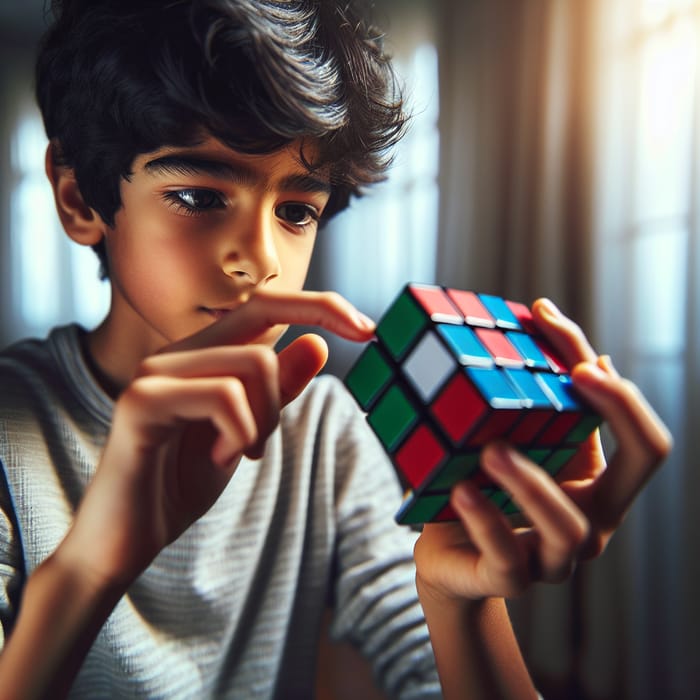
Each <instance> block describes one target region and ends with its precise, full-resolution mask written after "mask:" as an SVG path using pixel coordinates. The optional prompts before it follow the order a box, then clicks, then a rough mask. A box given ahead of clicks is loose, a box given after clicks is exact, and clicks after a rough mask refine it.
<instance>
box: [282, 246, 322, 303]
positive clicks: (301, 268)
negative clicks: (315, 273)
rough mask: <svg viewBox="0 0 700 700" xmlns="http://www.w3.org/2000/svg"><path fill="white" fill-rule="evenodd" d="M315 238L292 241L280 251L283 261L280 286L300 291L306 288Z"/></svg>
mask: <svg viewBox="0 0 700 700" xmlns="http://www.w3.org/2000/svg"><path fill="white" fill-rule="evenodd" d="M314 240H315V239H314V238H313V237H311V236H309V240H303V241H292V243H291V244H289V243H287V244H286V245H285V246H284V247H282V248H281V249H280V253H281V255H280V257H281V259H282V274H281V275H280V278H279V279H280V284H283V285H284V287H285V288H286V289H290V290H299V289H301V288H302V287H303V286H304V282H305V281H306V275H307V273H308V271H309V265H310V263H311V256H312V254H313V249H314Z"/></svg>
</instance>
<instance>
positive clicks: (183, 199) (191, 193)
mask: <svg viewBox="0 0 700 700" xmlns="http://www.w3.org/2000/svg"><path fill="white" fill-rule="evenodd" d="M164 196H165V200H166V201H167V202H168V204H170V205H172V206H173V207H175V208H176V209H180V210H182V211H183V212H184V213H187V214H201V213H204V212H207V211H211V210H212V209H223V208H224V203H223V201H222V199H221V195H220V194H219V193H218V192H215V191H214V190H202V189H195V188H192V189H186V190H174V191H172V192H166V193H165V195H164Z"/></svg>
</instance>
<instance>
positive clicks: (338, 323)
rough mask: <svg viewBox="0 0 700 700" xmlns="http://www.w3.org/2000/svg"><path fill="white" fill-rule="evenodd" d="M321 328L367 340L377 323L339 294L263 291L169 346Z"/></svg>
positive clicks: (218, 342)
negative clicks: (278, 330)
mask: <svg viewBox="0 0 700 700" xmlns="http://www.w3.org/2000/svg"><path fill="white" fill-rule="evenodd" d="M293 324H300V325H305V326H318V327H320V328H325V329H326V330H328V331H330V332H331V333H335V334H336V335H338V336H340V337H342V338H345V339H346V340H356V341H360V342H362V341H367V340H370V339H371V338H372V336H373V334H374V329H375V324H374V322H373V321H372V320H371V319H369V318H368V317H367V316H365V315H364V314H362V313H360V312H359V311H358V310H357V309H356V308H355V307H354V306H353V305H352V304H351V303H350V302H349V301H347V299H345V298H343V297H342V296H341V295H340V294H337V293H336V292H307V291H301V292H280V291H272V290H261V291H258V292H256V293H255V294H253V295H252V296H251V297H250V298H249V299H248V300H247V301H246V302H245V303H243V304H241V305H240V306H238V307H236V308H235V309H233V310H232V311H230V312H229V313H227V314H226V316H225V317H224V318H223V319H221V320H220V321H218V322H217V323H214V324H212V325H211V326H208V327H207V328H205V329H204V330H202V331H200V332H198V333H196V334H195V335H192V336H189V337H187V338H185V339H183V340H181V341H178V342H177V343H175V344H173V345H171V346H169V348H168V349H169V350H196V349H198V348H204V347H211V346H214V345H229V344H245V343H251V342H254V341H255V340H256V339H257V338H259V337H260V336H261V335H263V334H264V333H265V332H266V331H269V330H270V329H271V328H274V327H275V326H280V325H282V326H287V325H293Z"/></svg>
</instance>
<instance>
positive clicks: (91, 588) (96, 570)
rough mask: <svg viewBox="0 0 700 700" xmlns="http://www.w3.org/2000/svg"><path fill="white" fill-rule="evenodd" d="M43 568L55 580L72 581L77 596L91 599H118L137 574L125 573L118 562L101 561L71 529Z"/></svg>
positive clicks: (99, 554) (99, 556)
mask: <svg viewBox="0 0 700 700" xmlns="http://www.w3.org/2000/svg"><path fill="white" fill-rule="evenodd" d="M45 564H46V565H47V566H50V567H51V568H52V570H53V571H54V572H55V575H56V576H57V577H60V578H61V579H63V580H65V581H70V580H73V582H74V585H76V586H77V587H78V589H79V590H80V592H81V593H83V594H84V595H86V596H89V597H94V598H95V599H100V598H106V599H110V598H114V597H116V599H118V598H119V597H121V596H122V595H123V594H124V593H125V592H126V590H127V589H128V588H129V586H130V585H131V584H132V583H133V581H134V580H135V579H136V578H137V576H138V575H139V573H140V571H137V572H131V571H127V570H125V569H124V568H123V567H122V566H121V565H120V564H119V562H110V561H108V560H105V557H104V556H102V555H101V553H100V552H95V551H94V550H93V548H92V547H90V546H88V545H87V543H85V542H83V541H82V538H81V537H80V536H79V535H78V533H76V531H75V527H74V528H72V529H71V530H69V532H68V534H67V535H66V537H65V538H64V539H63V541H62V542H61V544H60V545H59V546H58V547H57V548H56V550H55V551H54V552H53V554H51V556H50V557H49V558H48V559H47V560H46V562H45Z"/></svg>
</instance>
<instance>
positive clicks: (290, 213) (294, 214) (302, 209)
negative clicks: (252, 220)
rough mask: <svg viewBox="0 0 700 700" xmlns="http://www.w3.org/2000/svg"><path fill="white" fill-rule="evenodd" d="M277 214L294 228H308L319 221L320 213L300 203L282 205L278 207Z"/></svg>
mask: <svg viewBox="0 0 700 700" xmlns="http://www.w3.org/2000/svg"><path fill="white" fill-rule="evenodd" d="M276 214H277V216H279V218H280V219H284V220H285V221H287V222H289V223H290V224H293V225H294V226H308V225H309V224H313V223H316V222H317V221H318V212H317V211H316V209H315V208H314V207H311V206H309V205H308V204H301V203H298V202H288V203H286V204H281V205H280V206H279V207H277V210H276Z"/></svg>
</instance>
